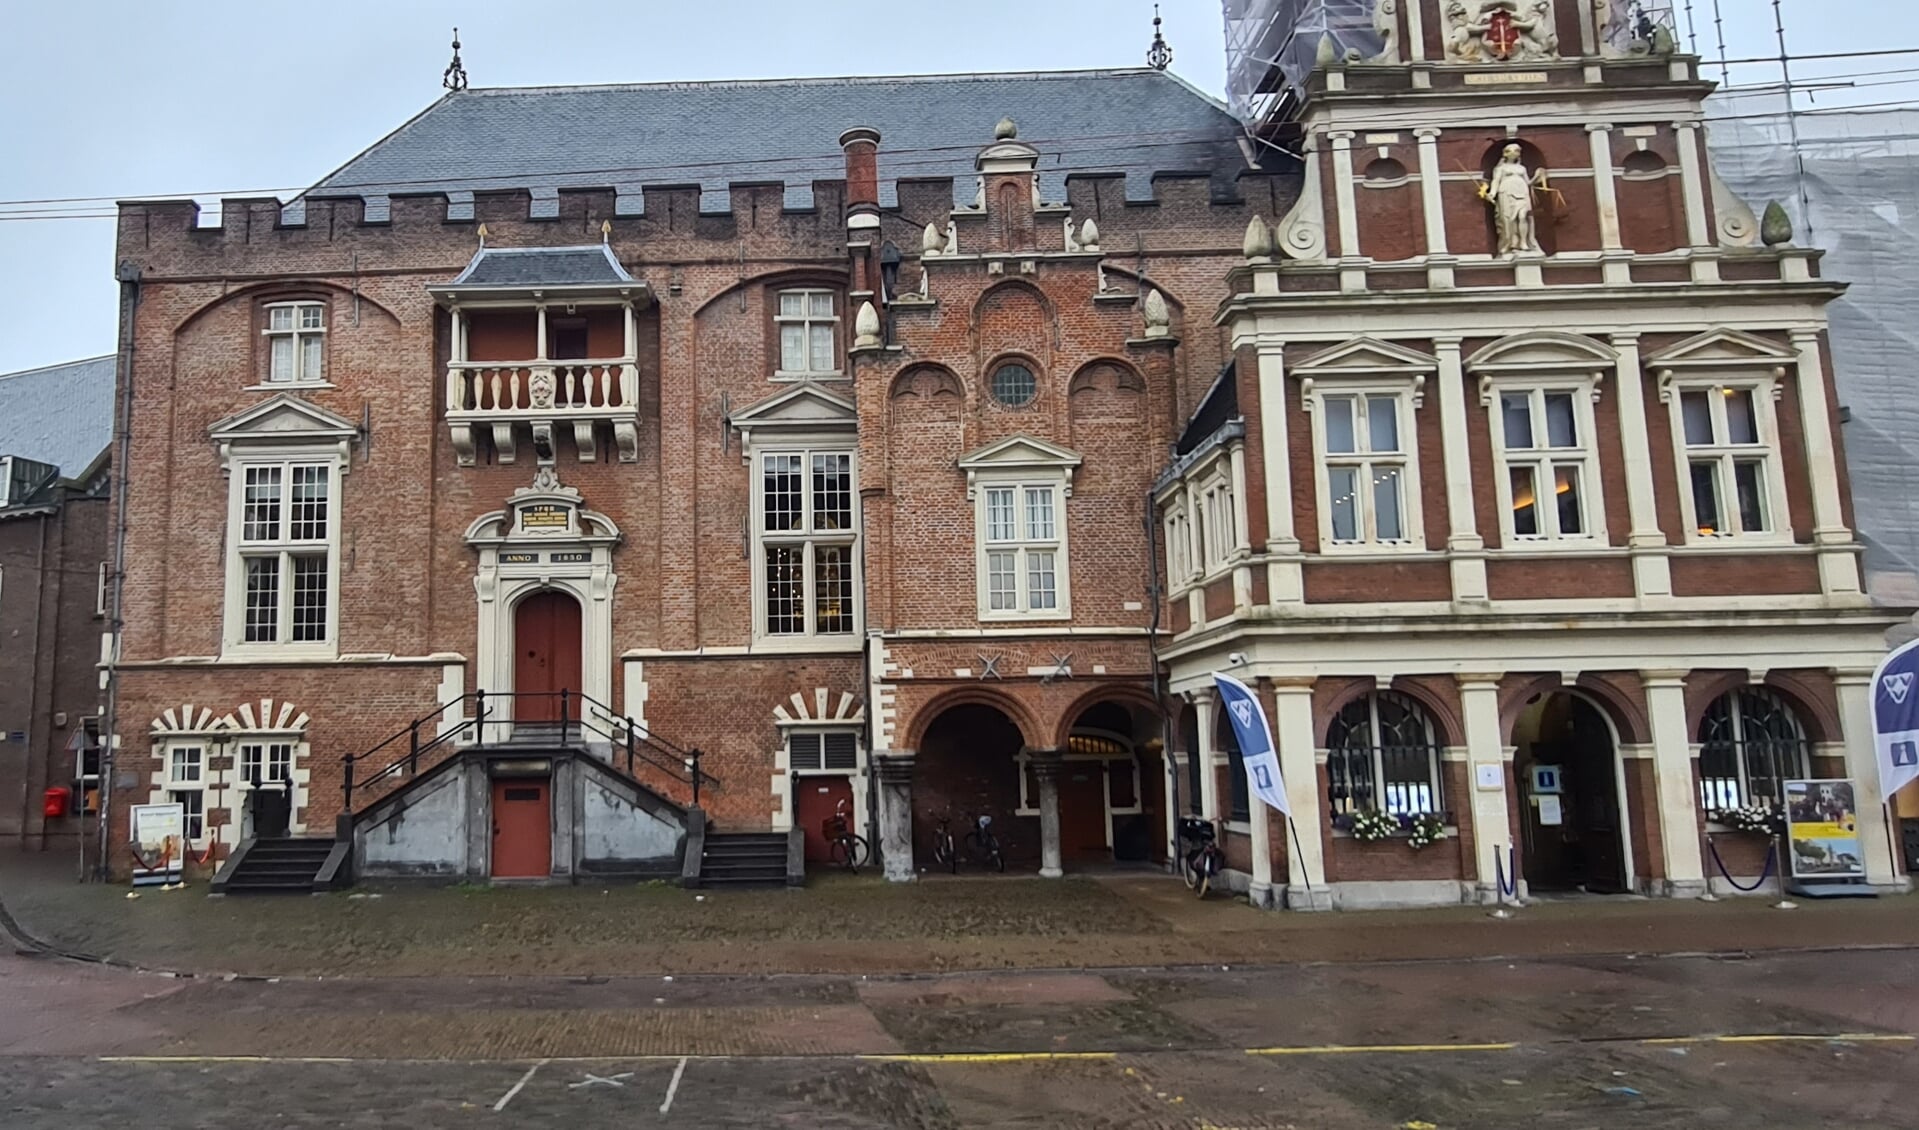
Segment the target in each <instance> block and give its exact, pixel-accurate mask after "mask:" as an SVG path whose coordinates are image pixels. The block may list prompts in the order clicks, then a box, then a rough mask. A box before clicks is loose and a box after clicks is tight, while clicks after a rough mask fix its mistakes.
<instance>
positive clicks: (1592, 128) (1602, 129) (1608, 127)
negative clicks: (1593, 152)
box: [1586, 122, 1612, 133]
mask: <svg viewBox="0 0 1919 1130" xmlns="http://www.w3.org/2000/svg"><path fill="white" fill-rule="evenodd" d="M1586 132H1587V133H1611V132H1612V123H1611V122H1587V123H1586Z"/></svg>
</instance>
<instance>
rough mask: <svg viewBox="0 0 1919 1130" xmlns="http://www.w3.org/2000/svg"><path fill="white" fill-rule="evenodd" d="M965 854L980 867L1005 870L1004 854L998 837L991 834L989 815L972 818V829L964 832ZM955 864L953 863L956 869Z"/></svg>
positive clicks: (991, 824)
mask: <svg viewBox="0 0 1919 1130" xmlns="http://www.w3.org/2000/svg"><path fill="white" fill-rule="evenodd" d="M966 854H967V856H968V857H969V858H971V859H972V860H973V862H975V863H978V864H980V865H981V866H982V867H991V868H992V869H993V870H995V871H1000V872H1004V871H1005V870H1006V856H1005V855H1003V854H1001V852H1000V846H999V837H998V836H995V835H994V834H993V818H992V817H991V816H976V817H974V818H973V830H972V831H970V832H968V833H966ZM957 866H958V865H957V864H955V869H956V870H957Z"/></svg>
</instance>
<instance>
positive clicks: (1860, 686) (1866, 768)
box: [1833, 669, 1912, 892]
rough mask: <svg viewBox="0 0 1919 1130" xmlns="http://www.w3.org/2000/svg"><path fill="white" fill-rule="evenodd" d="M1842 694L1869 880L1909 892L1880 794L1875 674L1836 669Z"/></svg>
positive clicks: (1841, 717)
mask: <svg viewBox="0 0 1919 1130" xmlns="http://www.w3.org/2000/svg"><path fill="white" fill-rule="evenodd" d="M1833 684H1834V686H1835V687H1836V688H1837V690H1838V693H1839V725H1840V728H1841V729H1842V730H1843V731H1844V733H1843V738H1844V740H1845V743H1846V776H1848V777H1851V778H1852V788H1853V799H1854V801H1855V802H1856V803H1857V805H1858V812H1859V848H1860V850H1861V851H1862V852H1864V853H1865V863H1866V882H1868V883H1871V884H1872V885H1873V886H1875V887H1881V888H1885V889H1888V890H1895V891H1900V892H1904V891H1908V890H1911V889H1912V879H1911V878H1910V877H1908V876H1905V875H1901V874H1899V867H1898V858H1897V856H1896V855H1895V854H1894V849H1893V843H1892V834H1891V832H1890V831H1889V830H1888V827H1887V823H1886V819H1887V817H1886V798H1885V797H1884V796H1882V795H1880V792H1879V754H1878V747H1877V745H1876V744H1875V742H1874V740H1873V735H1872V672H1871V671H1869V670H1864V669H1860V670H1844V671H1836V672H1834V673H1833Z"/></svg>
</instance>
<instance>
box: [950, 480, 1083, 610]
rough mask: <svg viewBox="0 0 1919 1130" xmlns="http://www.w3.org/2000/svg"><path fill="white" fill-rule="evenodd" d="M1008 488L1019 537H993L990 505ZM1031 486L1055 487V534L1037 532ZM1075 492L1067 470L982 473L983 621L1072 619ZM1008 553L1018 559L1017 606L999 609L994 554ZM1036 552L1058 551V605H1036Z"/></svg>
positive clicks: (978, 490) (978, 543)
mask: <svg viewBox="0 0 1919 1130" xmlns="http://www.w3.org/2000/svg"><path fill="white" fill-rule="evenodd" d="M1006 490H1010V491H1012V494H1013V523H1014V527H1013V536H1012V537H1011V538H1001V539H997V540H993V539H990V538H989V534H990V533H991V528H990V526H991V522H990V516H989V514H988V507H989V505H990V504H991V499H992V497H993V493H994V492H995V491H1006ZM1029 490H1049V491H1051V492H1052V496H1053V499H1052V511H1053V531H1052V536H1051V537H1034V536H1032V531H1031V528H1030V525H1029V519H1030V517H1031V515H1030V513H1029V502H1028V496H1027V492H1028V491H1029ZM1071 497H1072V484H1071V480H1070V479H1069V478H1068V476H1067V473H1066V472H1065V471H1064V470H1063V469H1062V470H1060V471H1057V472H1052V473H1048V472H1046V471H1041V470H1037V469H1033V468H1024V469H1021V470H1020V471H1019V472H1016V473H1015V472H1001V473H993V472H985V471H982V472H980V473H979V474H978V476H977V479H976V482H975V489H974V491H973V530H974V536H973V544H974V548H975V557H974V571H975V575H976V577H977V578H978V590H979V618H980V619H981V620H1068V619H1071V618H1072V615H1073V607H1072V594H1071V591H1070V590H1071V585H1070V576H1071V572H1072V569H1071V564H1070V562H1071V557H1070V556H1069V553H1068V547H1067V540H1068V539H1067V527H1068V526H1069V525H1070V522H1069V521H1068V519H1067V513H1066V500H1067V499H1069V498H1071ZM1007 552H1011V553H1012V554H1014V558H1015V564H1014V574H1013V586H1014V590H1013V591H1014V602H1015V606H1014V607H1013V608H997V609H996V608H994V607H993V588H992V584H993V582H992V573H991V562H992V555H993V554H995V553H1007ZM1032 553H1051V554H1052V555H1053V604H1054V606H1053V607H1051V608H1039V609H1035V608H1033V607H1032V578H1031V575H1030V569H1031V566H1030V564H1029V555H1030V554H1032Z"/></svg>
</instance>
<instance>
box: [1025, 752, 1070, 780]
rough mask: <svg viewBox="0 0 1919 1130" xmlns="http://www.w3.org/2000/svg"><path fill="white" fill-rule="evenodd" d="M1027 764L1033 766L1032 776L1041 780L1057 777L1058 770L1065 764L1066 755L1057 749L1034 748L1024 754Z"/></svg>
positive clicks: (1055, 778) (1056, 778)
mask: <svg viewBox="0 0 1919 1130" xmlns="http://www.w3.org/2000/svg"><path fill="white" fill-rule="evenodd" d="M1026 761H1027V764H1029V765H1031V766H1032V767H1033V776H1035V777H1038V778H1039V779H1040V780H1041V781H1053V780H1058V779H1059V774H1060V770H1061V769H1063V768H1064V767H1065V765H1066V755H1065V754H1064V752H1063V751H1061V750H1057V749H1035V750H1029V751H1028V752H1027V754H1026Z"/></svg>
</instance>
